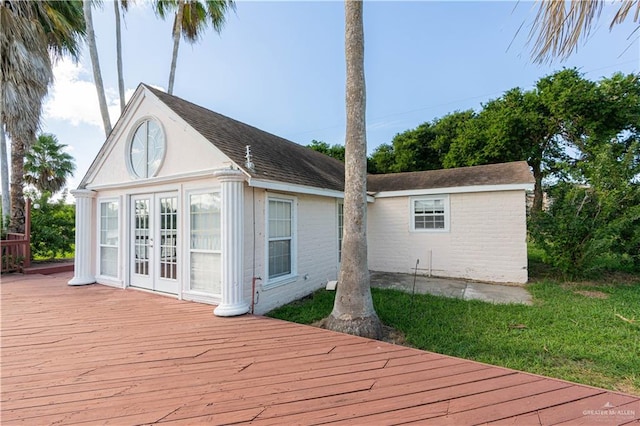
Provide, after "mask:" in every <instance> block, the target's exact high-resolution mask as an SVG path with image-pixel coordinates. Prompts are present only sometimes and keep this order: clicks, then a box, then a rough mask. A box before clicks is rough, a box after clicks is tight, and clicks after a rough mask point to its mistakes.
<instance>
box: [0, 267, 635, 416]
mask: <svg viewBox="0 0 640 426" xmlns="http://www.w3.org/2000/svg"><path fill="white" fill-rule="evenodd" d="M9 278H10V279H9V280H6V281H5V280H4V277H3V282H2V286H1V287H0V288H1V291H2V354H1V355H2V360H1V364H2V372H1V374H2V382H1V391H2V408H1V410H2V411H1V418H2V424H3V425H11V424H18V423H23V424H53V423H56V424H71V423H82V422H85V423H89V424H95V423H101V424H107V423H108V424H118V425H128V424H151V423H160V424H203V423H207V424H232V423H233V424H248V423H251V424H256V425H285V424H327V423H331V424H367V425H370V424H375V425H381V424H400V423H411V422H417V423H419V424H437V425H443V424H455V425H464V424H487V423H493V424H535V425H541V424H545V425H547V424H549V425H550V424H556V423H562V422H568V423H570V424H594V423H595V424H599V425H602V424H625V423H630V422H635V421H637V420H638V419H640V398H638V397H635V396H631V395H625V394H621V393H616V392H610V391H605V390H602V389H597V388H593V387H588V386H582V385H577V384H573V383H569V382H565V381H561V380H555V379H549V378H546V377H541V376H536V375H533V374H527V373H522V372H518V371H514V370H509V369H506V368H499V367H494V366H490V365H486V364H481V363H478V362H472V361H467V360H463V359H459V358H453V357H449V356H443V355H439V354H435V353H430V352H425V351H420V350H416V349H412V348H407V347H403V346H397V345H392V344H388V343H383V342H378V341H373V340H367V339H363V338H358V337H353V336H348V335H343V334H339V333H334V332H330V331H327V330H321V329H318V328H314V327H308V326H303V325H298V324H292V323H287V322H284V321H279V320H275V319H270V318H265V317H259V316H251V315H245V316H241V317H235V318H218V317H215V316H214V315H213V313H212V307H211V306H209V305H203V304H197V303H191V302H185V301H180V300H176V299H174V298H169V297H163V296H159V295H155V294H150V293H147V292H141V291H134V290H121V289H114V288H110V287H106V286H101V285H89V286H84V287H71V286H67V285H66V282H67V281H68V280H69V279H70V278H71V274H69V273H63V274H57V275H52V276H42V275H33V276H25V275H13V276H11V277H9Z"/></svg>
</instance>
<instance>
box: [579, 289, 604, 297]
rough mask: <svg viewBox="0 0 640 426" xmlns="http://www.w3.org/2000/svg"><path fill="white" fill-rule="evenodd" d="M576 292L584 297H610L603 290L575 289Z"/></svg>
mask: <svg viewBox="0 0 640 426" xmlns="http://www.w3.org/2000/svg"><path fill="white" fill-rule="evenodd" d="M574 293H575V294H579V295H581V296H584V297H590V298H592V299H608V298H609V295H608V294H607V293H603V292H601V291H594V290H577V291H574Z"/></svg>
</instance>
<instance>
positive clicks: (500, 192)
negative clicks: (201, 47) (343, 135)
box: [69, 84, 533, 316]
mask: <svg viewBox="0 0 640 426" xmlns="http://www.w3.org/2000/svg"><path fill="white" fill-rule="evenodd" d="M343 187H344V168H343V164H342V163H341V162H339V161H337V160H334V159H332V158H329V157H327V156H325V155H323V154H320V153H317V152H315V151H312V150H310V149H308V148H305V147H303V146H300V145H298V144H295V143H293V142H290V141H287V140H285V139H282V138H280V137H277V136H274V135H272V134H269V133H266V132H263V131H261V130H259V129H256V128H254V127H251V126H249V125H246V124H243V123H240V122H238V121H235V120H232V119H230V118H227V117H225V116H222V115H220V114H217V113H214V112H212V111H209V110H207V109H205V108H202V107H199V106H197V105H194V104H192V103H190V102H187V101H185V100H182V99H180V98H177V97H175V96H171V95H168V94H166V93H164V92H161V91H159V90H156V89H154V88H151V87H149V86H146V85H144V84H142V85H140V86H139V87H138V89H137V90H136V92H135V93H134V95H133V97H132V98H131V100H130V102H129V103H128V105H127V107H126V108H125V111H124V112H123V114H122V116H121V118H120V120H119V121H118V122H117V123H116V125H115V127H114V129H113V131H112V132H111V134H110V135H109V137H108V138H107V140H106V142H105V143H104V145H103V146H102V148H101V149H100V152H99V153H98V156H97V157H96V159H95V160H94V162H93V164H92V166H91V167H90V169H89V171H88V173H87V175H86V176H85V177H84V178H83V180H82V182H81V183H80V186H79V188H78V189H77V190H75V191H72V194H73V195H74V196H75V197H76V258H75V259H76V260H75V261H76V264H75V275H74V277H73V279H72V280H71V281H70V282H69V284H70V285H84V284H90V283H96V282H97V283H100V284H105V285H111V286H116V287H122V288H128V287H131V288H137V289H144V290H148V291H153V292H159V293H163V294H169V295H174V296H176V297H179V298H182V299H188V300H194V301H199V302H204V303H211V304H215V305H217V307H216V309H215V311H214V312H215V314H216V315H221V316H232V315H240V314H244V313H246V312H248V311H250V310H253V311H254V312H256V313H264V312H267V311H269V310H271V309H273V308H274V307H277V306H280V305H282V304H284V303H287V302H290V301H292V300H294V299H296V298H299V297H302V296H304V295H306V294H309V293H311V292H312V291H314V290H316V289H318V288H320V287H322V286H324V285H325V284H326V283H327V281H329V280H335V279H337V276H338V270H339V262H340V243H341V231H342V198H343ZM532 188H533V178H532V176H531V173H530V172H529V168H528V166H527V164H526V163H525V162H517V163H507V164H496V165H490V166H477V167H467V168H461V169H450V170H440V171H430V172H418V173H400V174H395V175H375V176H370V177H369V183H368V189H369V191H370V197H369V198H370V203H369V208H368V233H369V258H370V264H369V266H370V269H372V270H379V271H389V272H412V271H413V269H412V268H414V267H415V262H416V259H420V267H421V268H422V269H423V272H425V273H432V274H433V275H439V276H449V277H463V278H470V279H478V280H483V281H496V282H515V283H524V282H526V280H527V256H526V241H525V239H526V221H525V190H529V189H532Z"/></svg>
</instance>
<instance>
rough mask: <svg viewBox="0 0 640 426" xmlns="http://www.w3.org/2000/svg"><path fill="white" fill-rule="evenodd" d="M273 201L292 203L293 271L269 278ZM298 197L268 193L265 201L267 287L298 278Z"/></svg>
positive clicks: (265, 285)
mask: <svg viewBox="0 0 640 426" xmlns="http://www.w3.org/2000/svg"><path fill="white" fill-rule="evenodd" d="M271 201H284V202H288V203H290V204H291V237H290V241H291V273H289V274H287V275H282V276H279V277H276V278H269V274H270V272H269V242H270V241H271V238H269V203H270V202H271ZM297 206H298V199H297V197H295V196H290V195H280V194H278V195H267V202H266V203H265V209H264V210H265V213H264V216H265V221H264V229H265V232H264V235H265V248H264V251H265V255H264V259H265V263H264V270H265V276H266V280H265V284H264V287H265V288H272V287H277V286H279V285H283V284H288V283H291V282H293V281H296V280H297V278H298V255H297V247H298V241H297V240H298V208H297ZM277 240H282V238H278V239H277Z"/></svg>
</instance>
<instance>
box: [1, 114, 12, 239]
mask: <svg viewBox="0 0 640 426" xmlns="http://www.w3.org/2000/svg"><path fill="white" fill-rule="evenodd" d="M0 103H1V102H0ZM5 136H6V135H5V133H4V121H3V120H2V111H0V168H1V169H2V170H1V171H0V173H1V174H0V177H1V178H2V217H1V218H0V220H2V222H1V223H0V228H2V229H4V225H5V218H6V217H7V216H9V214H10V213H11V203H10V201H9V161H8V158H7V139H6V137H5Z"/></svg>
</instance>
